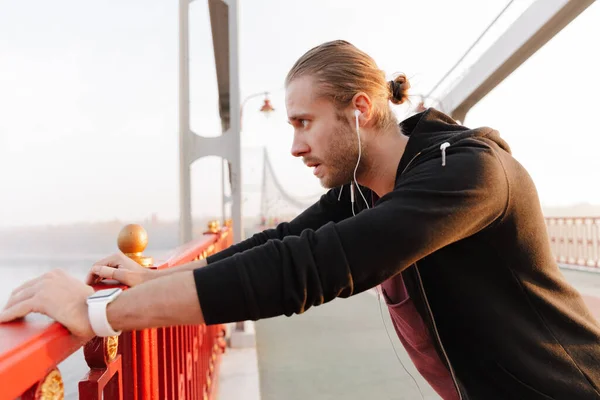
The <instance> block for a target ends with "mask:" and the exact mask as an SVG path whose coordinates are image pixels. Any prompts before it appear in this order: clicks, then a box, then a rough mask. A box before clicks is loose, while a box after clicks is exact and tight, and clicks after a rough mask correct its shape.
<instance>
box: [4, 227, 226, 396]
mask: <svg viewBox="0 0 600 400" xmlns="http://www.w3.org/2000/svg"><path fill="white" fill-rule="evenodd" d="M210 228H211V232H209V233H207V234H205V235H203V237H201V238H200V239H197V240H194V241H191V242H190V243H187V244H186V245H184V246H182V247H181V248H179V249H177V250H176V251H175V252H174V255H173V256H171V257H170V258H169V259H168V260H167V261H166V262H164V263H162V264H160V265H158V266H157V267H153V268H158V269H163V268H171V267H175V266H178V265H181V264H184V263H187V262H190V261H193V260H197V259H201V258H205V257H207V256H208V255H210V254H213V253H215V252H218V251H220V250H222V249H223V248H226V247H228V246H230V245H231V243H232V235H231V230H230V227H227V228H224V229H219V228H218V227H216V226H215V224H214V223H213V224H212V225H211V226H210ZM136 229H138V232H139V227H137V228H136ZM122 233H123V232H122ZM144 234H145V232H144ZM120 247H121V246H120ZM143 247H145V244H144V245H143ZM132 258H134V259H138V260H139V259H144V260H146V261H147V258H145V257H142V256H140V254H139V253H138V254H132ZM100 288H102V289H103V288H106V285H99V286H98V287H97V289H100ZM224 336H225V327H224V326H223V325H213V326H206V325H199V326H176V327H168V328H159V329H146V330H142V331H135V332H125V333H123V334H121V335H120V336H119V337H118V338H116V337H112V338H98V337H96V338H94V339H92V340H91V341H90V342H88V343H86V344H85V345H84V346H83V353H84V357H85V360H86V362H87V364H88V366H89V367H90V370H89V372H88V373H87V374H85V376H83V375H84V371H82V378H83V379H82V380H81V381H80V382H79V385H78V388H79V398H80V399H85V400H93V399H103V398H104V399H106V400H112V399H119V400H120V399H126V400H130V399H139V400H145V399H160V400H163V399H203V400H208V399H213V398H214V396H215V394H216V389H217V382H218V379H217V377H218V369H219V363H220V359H221V354H222V353H223V351H224V349H225V339H224ZM81 346H82V343H80V342H78V341H77V340H76V339H75V338H74V337H73V336H72V335H70V333H69V332H68V331H67V330H66V329H65V328H64V327H63V326H62V325H60V324H58V323H56V322H53V321H51V320H49V319H48V318H45V317H36V316H28V317H27V318H26V319H25V320H24V321H19V322H12V323H9V324H2V325H0V400H13V399H15V398H18V397H19V396H20V397H21V398H22V399H55V398H62V396H63V393H64V385H63V382H62V378H61V375H60V372H59V371H58V368H57V365H58V364H59V363H61V362H62V361H63V360H65V359H66V358H67V357H68V356H70V355H71V354H73V353H74V352H75V351H77V350H78V349H79V348H81Z"/></svg>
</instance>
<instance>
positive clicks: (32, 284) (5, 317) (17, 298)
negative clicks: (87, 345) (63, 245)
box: [0, 269, 94, 341]
mask: <svg viewBox="0 0 600 400" xmlns="http://www.w3.org/2000/svg"><path fill="white" fill-rule="evenodd" d="M93 293H94V289H93V288H92V287H91V286H88V285H86V284H85V283H83V282H81V281H79V280H77V279H75V278H74V277H72V276H70V275H69V274H67V273H66V272H64V271H63V270H60V269H56V270H53V271H51V272H48V273H46V274H44V275H42V276H40V277H38V278H35V279H32V280H30V281H28V282H25V283H24V284H23V285H21V286H19V287H18V288H16V289H15V290H14V291H13V292H12V294H11V296H10V299H9V300H8V303H7V304H6V306H4V309H3V310H2V312H0V323H2V322H8V321H12V320H15V319H18V318H22V317H24V316H26V315H27V314H29V313H32V312H37V313H41V314H45V315H47V316H49V317H50V318H52V319H54V320H55V321H57V322H60V323H61V324H63V325H64V326H65V327H66V328H67V329H68V330H69V331H70V332H71V333H72V334H73V335H75V336H77V337H78V338H81V339H82V340H84V341H87V340H90V339H92V338H93V337H94V332H93V330H92V327H91V325H90V322H89V319H88V306H87V303H86V300H87V297H88V296H89V295H91V294H93Z"/></svg>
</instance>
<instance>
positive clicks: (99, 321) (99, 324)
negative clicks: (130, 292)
mask: <svg viewBox="0 0 600 400" xmlns="http://www.w3.org/2000/svg"><path fill="white" fill-rule="evenodd" d="M121 292H123V289H120V288H113V289H104V290H98V291H97V292H96V293H94V294H92V295H91V296H89V297H88V298H87V305H88V317H89V319H90V325H92V330H93V331H94V334H96V336H99V337H107V336H118V335H120V334H121V331H118V332H117V331H115V330H113V328H112V327H111V326H110V324H109V323H108V318H107V316H106V306H108V305H109V304H110V303H111V302H112V301H113V300H114V299H116V298H117V297H118V296H119V294H121Z"/></svg>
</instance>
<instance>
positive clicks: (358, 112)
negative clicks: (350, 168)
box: [350, 109, 369, 215]
mask: <svg viewBox="0 0 600 400" xmlns="http://www.w3.org/2000/svg"><path fill="white" fill-rule="evenodd" d="M361 114H362V113H361V112H360V110H359V109H355V110H354V117H355V119H356V137H357V139H358V160H357V161H356V166H355V167H354V181H353V182H351V183H350V202H351V203H352V215H356V214H355V213H354V183H356V171H357V170H358V165H359V164H360V157H361V155H362V146H361V143H360V123H359V121H358V117H359V116H360V115H361ZM356 188H357V189H358V193H360V196H361V197H362V199H363V200H364V202H365V205H366V206H367V208H369V202H368V201H367V199H366V198H365V195H364V194H363V192H362V190H360V186H358V184H357V186H356Z"/></svg>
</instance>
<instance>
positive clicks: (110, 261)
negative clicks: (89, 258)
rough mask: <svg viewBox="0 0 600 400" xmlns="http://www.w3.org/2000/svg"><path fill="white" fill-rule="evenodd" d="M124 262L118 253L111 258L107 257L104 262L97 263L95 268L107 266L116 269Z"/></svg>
mask: <svg viewBox="0 0 600 400" xmlns="http://www.w3.org/2000/svg"><path fill="white" fill-rule="evenodd" d="M122 262H123V258H122V257H121V254H120V253H116V254H111V255H110V256H108V257H105V258H103V259H102V260H99V261H97V262H95V263H94V265H93V266H100V265H106V266H109V267H116V266H118V265H120V264H121V263H122Z"/></svg>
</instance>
